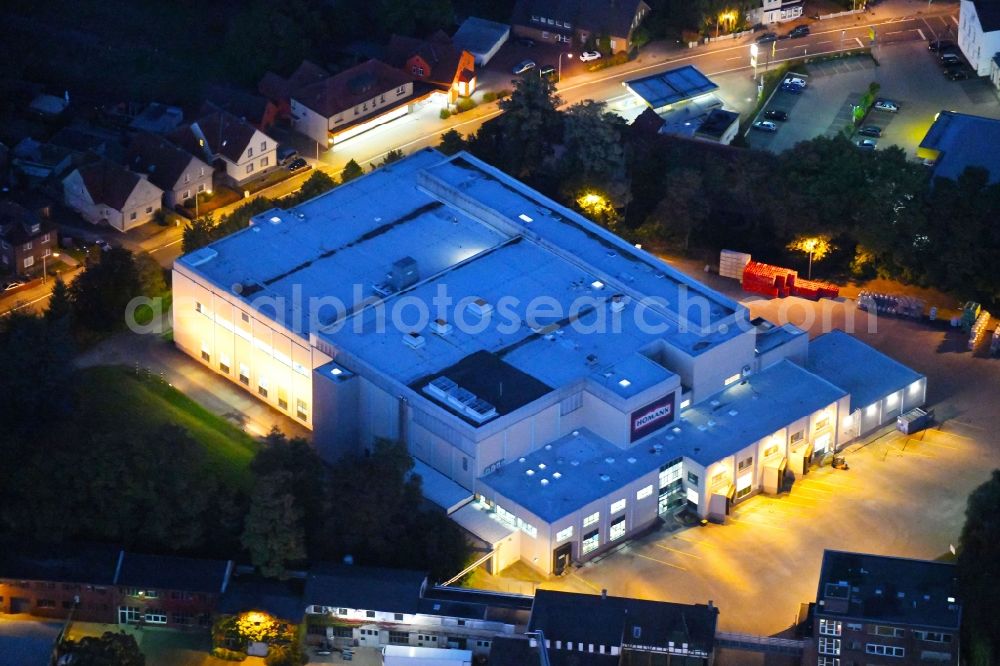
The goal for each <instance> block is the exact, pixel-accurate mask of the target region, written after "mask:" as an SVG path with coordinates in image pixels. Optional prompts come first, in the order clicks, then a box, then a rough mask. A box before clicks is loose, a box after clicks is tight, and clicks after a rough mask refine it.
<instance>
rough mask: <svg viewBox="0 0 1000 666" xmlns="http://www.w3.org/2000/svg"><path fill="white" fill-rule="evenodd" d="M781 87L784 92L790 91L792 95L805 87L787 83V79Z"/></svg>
mask: <svg viewBox="0 0 1000 666" xmlns="http://www.w3.org/2000/svg"><path fill="white" fill-rule="evenodd" d="M781 89H782V90H784V91H785V92H790V93H792V94H793V95H798V94H800V93H801V92H802V91H803V90H805V88H803V87H802V86H800V85H797V84H795V83H788V82H787V81H786V82H785V83H782V84H781Z"/></svg>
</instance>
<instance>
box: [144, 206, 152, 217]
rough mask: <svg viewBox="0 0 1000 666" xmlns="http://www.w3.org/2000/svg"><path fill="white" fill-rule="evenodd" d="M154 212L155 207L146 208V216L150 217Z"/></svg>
mask: <svg viewBox="0 0 1000 666" xmlns="http://www.w3.org/2000/svg"><path fill="white" fill-rule="evenodd" d="M152 212H153V207H152V206H146V215H149V214H150V213H152Z"/></svg>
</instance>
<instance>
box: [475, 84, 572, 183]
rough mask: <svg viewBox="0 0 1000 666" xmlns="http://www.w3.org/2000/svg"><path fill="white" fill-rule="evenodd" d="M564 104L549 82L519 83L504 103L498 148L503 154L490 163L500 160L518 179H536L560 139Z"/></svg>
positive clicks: (499, 121)
mask: <svg viewBox="0 0 1000 666" xmlns="http://www.w3.org/2000/svg"><path fill="white" fill-rule="evenodd" d="M560 104H561V101H560V99H559V98H558V97H557V96H556V95H555V89H554V88H553V86H552V82H551V81H549V80H548V79H547V78H545V77H541V76H526V77H522V78H520V79H518V80H517V81H516V82H515V83H514V92H513V93H511V96H510V97H508V98H506V99H503V100H501V101H500V108H501V109H502V110H503V114H502V115H501V116H500V118H499V119H498V121H497V123H498V124H497V130H498V133H499V135H500V137H502V140H501V141H500V142H498V144H497V146H496V147H497V148H498V149H499V150H498V152H499V154H498V155H495V156H490V157H489V159H491V160H493V159H499V165H500V167H501V168H502V169H503V170H504V171H506V172H507V173H509V174H511V175H512V176H514V177H515V178H520V179H528V178H530V177H532V176H533V175H535V174H536V173H537V172H538V171H539V170H540V169H541V168H542V165H543V163H544V162H545V160H546V158H548V157H549V156H550V155H551V154H552V152H553V145H554V144H555V143H556V142H557V141H558V139H559V137H558V134H559V132H560V130H561V118H560V115H559V112H558V111H557V108H558V107H559V105H560Z"/></svg>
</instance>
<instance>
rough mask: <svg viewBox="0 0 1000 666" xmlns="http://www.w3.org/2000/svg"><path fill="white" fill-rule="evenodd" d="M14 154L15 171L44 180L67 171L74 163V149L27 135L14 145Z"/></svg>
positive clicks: (56, 176) (12, 162)
mask: <svg viewBox="0 0 1000 666" xmlns="http://www.w3.org/2000/svg"><path fill="white" fill-rule="evenodd" d="M13 155H14V157H13V159H12V160H11V164H12V166H13V167H14V171H16V172H17V173H20V174H21V175H23V176H25V177H27V178H31V179H37V180H44V179H46V178H49V177H53V178H59V177H61V176H62V175H63V174H64V173H66V171H68V170H69V168H70V167H71V166H72V165H73V155H74V151H73V150H71V149H69V148H65V147H63V146H56V145H53V144H50V143H42V142H40V141H36V140H35V139H32V138H31V137H26V138H24V139H22V140H21V141H20V142H19V143H18V144H17V145H16V146H14V151H13Z"/></svg>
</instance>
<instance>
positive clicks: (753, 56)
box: [750, 44, 760, 79]
mask: <svg viewBox="0 0 1000 666" xmlns="http://www.w3.org/2000/svg"><path fill="white" fill-rule="evenodd" d="M758 53H760V47H759V46H757V45H756V44H751V45H750V66H751V67H753V78H755V79H756V78H757V54H758Z"/></svg>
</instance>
